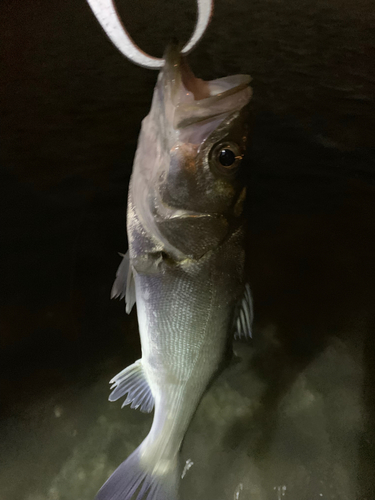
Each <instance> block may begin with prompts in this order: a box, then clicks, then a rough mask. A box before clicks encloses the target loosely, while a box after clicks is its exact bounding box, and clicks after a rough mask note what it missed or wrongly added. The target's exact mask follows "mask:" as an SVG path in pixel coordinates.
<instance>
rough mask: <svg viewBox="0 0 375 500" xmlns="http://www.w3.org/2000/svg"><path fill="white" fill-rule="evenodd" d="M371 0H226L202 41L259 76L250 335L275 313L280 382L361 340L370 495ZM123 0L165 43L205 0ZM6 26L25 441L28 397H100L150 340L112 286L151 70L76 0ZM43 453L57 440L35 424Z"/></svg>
mask: <svg viewBox="0 0 375 500" xmlns="http://www.w3.org/2000/svg"><path fill="white" fill-rule="evenodd" d="M374 7H375V5H374V2H372V1H370V0H361V1H356V2H350V1H349V0H329V1H326V0H325V1H320V0H318V1H312V0H299V1H285V0H284V1H279V0H269V1H265V0H263V1H260V0H254V1H247V0H236V1H235V0H231V1H224V0H217V1H216V4H215V12H214V17H213V20H212V23H211V25H210V27H209V28H208V31H207V33H206V35H205V37H204V39H203V41H202V42H201V43H200V45H199V46H198V48H196V49H195V51H194V52H193V53H192V54H191V56H190V57H189V61H190V62H191V65H192V68H193V70H194V72H195V73H196V75H197V76H200V77H202V78H205V79H212V78H217V77H220V76H225V75H227V74H232V73H238V72H241V73H249V74H251V76H252V78H253V83H252V84H253V89H254V98H253V103H252V112H253V136H252V144H251V150H250V153H249V155H248V159H247V166H246V168H247V181H248V205H247V229H248V233H247V234H248V236H247V258H248V265H247V272H248V279H249V281H250V283H251V285H252V290H253V294H254V302H255V313H256V319H255V335H257V336H258V338H259V337H261V336H262V332H263V330H264V329H265V328H266V327H267V325H270V324H272V325H276V326H277V331H278V333H277V337H278V339H279V342H281V346H282V350H283V353H284V354H285V357H282V358H278V359H279V361H275V358H269V359H272V363H274V362H275V364H272V363H271V365H272V366H273V367H274V370H270V369H267V368H266V367H265V365H267V359H268V358H264V357H263V358H262V354H259V359H258V365H259V372H260V373H262V376H264V377H265V378H266V379H267V380H268V381H270V382H275V381H276V379H277V380H279V379H280V373H281V374H282V373H284V368H285V366H286V365H288V364H289V363H295V364H296V366H297V367H298V368H297V371H298V370H300V369H302V368H303V367H305V366H307V365H308V364H309V363H310V362H311V361H312V360H313V359H315V358H316V357H317V356H318V355H319V353H321V352H323V350H324V348H325V346H326V345H327V342H328V341H329V339H330V338H331V337H332V336H337V337H338V338H340V339H341V340H342V342H344V344H345V345H346V346H347V348H348V349H349V351H350V350H357V351H356V352H358V353H360V360H361V361H360V365H361V370H362V372H361V373H362V378H361V380H362V382H361V384H360V386H359V387H358V391H360V392H361V394H362V400H361V401H362V403H361V404H362V409H363V422H364V424H363V434H361V436H358V443H359V445H358V449H359V452H358V453H359V461H358V463H359V464H360V465H359V468H358V485H357V493H356V495H357V496H356V498H357V499H361V500H362V499H363V500H364V499H365V498H368V499H370V498H372V496H371V495H372V493H371V492H374V491H375V487H374V484H375V481H374V476H373V468H372V466H371V463H372V460H373V459H374V432H373V429H374V426H375V420H374V417H375V415H374V393H373V387H374V382H375V380H374V370H373V368H372V367H373V365H374V363H375V356H374V327H375V307H374V301H375V267H374V255H375V238H374V236H375V235H374V223H375V154H374V150H373V149H372V148H373V146H374V132H375V113H374V95H375V93H374V90H375V65H374V60H375V35H374V33H375V31H374V28H375V8H374ZM119 9H120V12H121V14H122V17H123V19H124V21H125V24H126V26H127V28H128V30H129V31H130V33H131V35H132V36H133V37H134V39H135V40H136V41H137V43H138V44H139V45H140V46H141V47H142V49H143V50H145V51H146V52H148V53H151V54H153V55H156V56H161V55H162V53H163V50H164V47H165V45H166V44H167V43H168V41H169V40H170V38H171V37H172V36H177V37H178V38H179V39H180V40H183V41H185V40H187V39H188V38H189V35H190V33H191V31H192V29H193V26H194V21H195V4H194V2H193V1H192V0H191V1H187V0H184V1H179V2H168V1H166V0H160V1H150V0H137V1H130V0H126V1H122V2H119ZM0 30H1V48H0V50H1V52H0V54H1V65H2V69H3V71H2V79H1V83H0V96H1V117H2V118H1V152H0V154H1V170H0V220H1V226H0V227H1V233H0V238H1V247H0V249H1V255H0V290H1V303H0V348H1V351H0V355H1V359H0V361H1V379H0V397H1V409H2V422H3V426H2V433H3V435H4V436H6V437H5V438H4V439H6V440H7V442H8V443H10V444H9V449H13V451H14V449H15V447H17V446H16V445H14V446H13V444H12V443H16V442H17V439H16V436H17V432H18V429H20V428H22V429H23V428H24V427H23V426H25V425H26V426H27V425H28V424H27V422H28V421H29V415H34V416H33V417H30V419H31V420H32V421H35V418H36V417H35V414H34V413H33V410H32V408H38V405H39V404H42V403H41V402H42V401H45V400H46V398H47V399H48V398H53V397H54V395H55V394H56V393H57V392H59V391H60V392H61V391H62V393H64V394H70V393H72V394H77V391H78V389H77V388H84V387H86V386H89V384H90V383H92V382H93V381H101V382H100V383H101V384H102V385H101V387H103V389H101V391H102V392H101V393H100V404H103V405H106V404H107V403H106V402H105V397H106V394H107V392H106V391H107V387H106V383H107V382H106V380H107V379H108V378H110V376H112V375H113V373H116V369H118V370H119V369H121V368H122V367H123V366H125V365H126V364H127V363H129V362H130V361H132V360H134V359H136V357H137V356H138V353H139V349H140V347H139V340H138V334H137V327H136V317H135V314H134V312H133V314H132V315H131V316H130V317H126V316H125V313H124V307H123V304H119V303H117V302H111V301H110V300H109V294H110V289H111V285H112V282H113V278H114V275H115V271H116V268H117V266H118V264H119V257H118V255H117V253H116V252H118V251H122V252H124V251H125V250H126V248H127V242H126V231H125V217H126V196H127V186H128V181H129V176H130V173H131V166H132V159H133V155H134V152H135V148H136V141H137V136H138V132H139V128H140V123H141V120H142V118H143V117H144V116H145V115H146V114H147V112H148V109H149V106H150V102H151V97H152V91H153V87H154V84H155V80H156V72H154V71H151V70H146V69H142V68H138V67H136V66H134V65H133V64H132V63H130V62H128V61H127V60H126V59H124V58H123V56H122V55H121V54H120V53H119V52H118V51H117V50H116V49H115V48H114V47H113V46H112V45H111V43H110V42H109V40H108V39H107V38H106V36H105V35H104V33H103V32H102V30H101V28H100V26H99V25H98V23H97V22H96V20H95V18H94V16H93V14H92V12H91V11H90V9H89V7H88V5H86V3H85V2H84V1H83V0H76V1H73V0H65V1H64V2H63V1H50V0H33V1H31V0H24V1H20V0H17V1H16V0H3V1H2V2H1V9H0ZM255 345H256V341H255ZM260 352H262V349H261V348H260ZM280 359H281V361H280ZM113 370H115V371H114V372H113ZM276 373H277V375H276ZM288 376H289V375H287V376H286V379H288ZM292 378H293V377H292ZM281 380H284V379H283V377H282V376H281ZM289 383H290V380H289V379H288V381H286V382H285V386H284V385H283V384H284V383H283V382H281V386H282V390H281V392H283V391H284V390H285V387H287V386H288V385H289ZM64 391H65V392H64ZM276 392H277V391H276ZM102 397H103V398H104V399H103V400H102V399H101V398H102ZM270 397H271V396H270ZM98 398H99V396H98ZM272 398H274V399H275V398H276V400H277V396H276V397H275V394H274V393H273V395H272V397H271V399H272ZM98 400H99V399H98ZM349 403H350V402H349ZM51 404H52V403H51ZM98 404H99V403H98ZM77 405H78V402H77ZM52 406H53V404H52ZM54 408H55V407H54ZM56 411H57V410H56ZM36 413H37V414H38V411H36ZM134 418H135V419H136V417H134ZM33 419H34V420H33ZM43 421H44V420H43V419H42V422H43ZM9 422H11V424H10V423H9ZM25 422H26V424H25ZM41 425H42V424H41ZM41 428H42V427H41ZM12 429H13V430H12ZM38 429H39V427H38ZM3 431H4V432H3ZM38 432H39V431H38ZM13 440H14V441H13ZM19 446H20V448H19V449H20V450H22V445H21V444H20V445H19ZM17 449H18V448H17ZM17 453H18V452H17ZM19 453H22V452H19ZM34 453H35V461H36V462H38V460H39V459H38V457H39V454H40V455H42V454H43V455H44V460H46V458H45V454H44V452H43V448H39V445H38V444H35V450H34ZM61 453H62V454H63V455H64V453H66V454H67V453H68V449H67V450H64V451H62V452H61ZM9 457H10V455H9V454H8V452H7V451H6V452H5V453H4V456H3V459H2V461H3V463H7V467H8V469H3V471H5V470H7V471H9V470H11V469H12V463H11V459H10V458H9ZM14 460H16V459H14ZM28 460H30V462H33V460H34V459H33V460H32V459H28ZM53 460H54V459H53V458H51V461H50V462H51V463H52V462H53ZM50 467H51V470H50V471H49V472H48V473H50V474H53V471H54V470H55V469H57V468H58V465H56V466H53V465H50ZM29 469H30V471H29V472H25V471H27V470H29ZM29 469H28V466H27V465H26V466H25V469H24V472H23V476H22V477H23V478H24V479H23V481H24V482H25V484H24V486H23V487H22V488H23V489H22V488H21V489H20V490H17V489H15V487H13V486H12V487H11V486H10V482H9V481H10V479H11V477H13V476H12V475H9V474H8V473H7V474H5V475H4V479H2V477H1V475H0V480H4V484H5V485H6V484H7V485H8V487H9V489H8V490H7V489H6V487H5V486H3V487H2V488H1V491H2V492H3V495H5V496H1V495H2V492H1V491H0V499H1V500H13V499H16V498H17V500H18V499H21V498H22V499H23V498H25V499H26V498H27V499H28V498H30V499H31V498H33V499H34V498H35V499H36V500H38V499H39V498H40V499H44V498H45V497H42V496H41V497H37V496H35V497H31V496H30V497H28V496H27V494H28V492H29V491H34V490H35V491H37V490H38V488H39V485H40V484H41V483H42V479H40V478H41V477H42V476H43V477H44V479H45V475H43V474H41V471H40V473H39V476H38V474H36V473H35V470H34V469H33V468H32V467H31V466H30V467H29ZM48 470H49V469H48ZM48 473H46V474H47V476H48ZM14 474H16V473H14ZM28 474H29V476H28ZM14 477H17V476H14ZM13 479H14V478H13ZM33 481H34V482H33ZM38 481H39V482H38ZM16 482H17V484H21V483H22V481H21V479H17V481H16ZM12 483H14V481H13V480H12ZM22 484H23V483H22ZM12 488H13V489H12ZM6 492H8V493H6ZM46 498H47V497H46ZM48 498H50V497H48ZM51 498H52V497H51ZM59 498H65V497H59ZM66 498H69V497H66ZM249 498H253V497H249ZM254 498H255V497H254ZM300 498H301V497H300ZM341 498H344V496H342V497H341ZM345 498H346V497H345Z"/></svg>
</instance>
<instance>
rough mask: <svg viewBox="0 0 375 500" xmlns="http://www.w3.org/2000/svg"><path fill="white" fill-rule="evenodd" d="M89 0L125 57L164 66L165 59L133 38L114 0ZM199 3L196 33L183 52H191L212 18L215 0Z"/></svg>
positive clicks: (202, 0) (152, 65)
mask: <svg viewBox="0 0 375 500" xmlns="http://www.w3.org/2000/svg"><path fill="white" fill-rule="evenodd" d="M87 2H88V4H89V5H90V7H91V9H92V11H93V12H94V14H95V17H96V18H97V20H98V21H99V23H100V25H101V26H102V28H103V29H104V31H105V33H106V35H107V36H108V38H109V39H110V40H111V42H112V43H113V44H114V45H115V46H116V47H117V48H118V50H119V51H120V52H121V53H122V54H123V55H124V56H125V57H127V58H128V59H130V61H132V62H133V63H135V64H138V65H139V66H143V67H144V68H149V69H160V68H162V67H163V66H164V59H160V58H158V57H152V56H150V55H148V54H146V52H143V50H142V49H140V48H139V47H138V45H137V44H136V43H135V42H134V41H133V40H132V38H131V37H130V35H129V33H128V32H127V31H126V28H125V26H124V25H123V23H122V21H121V18H120V16H119V14H118V12H117V9H116V6H115V3H114V1H113V0H87ZM197 5H198V16H197V22H196V25H195V29H194V33H193V34H192V36H191V38H190V40H189V41H188V42H187V44H186V45H185V46H184V48H183V49H182V51H181V52H182V53H183V54H188V53H189V52H191V51H192V50H193V48H194V47H196V45H197V43H198V42H199V41H200V39H201V38H202V36H203V35H204V33H205V31H206V29H207V26H208V24H209V22H210V19H211V15H212V11H213V5H214V0H197Z"/></svg>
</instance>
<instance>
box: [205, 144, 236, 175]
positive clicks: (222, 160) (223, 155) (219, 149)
mask: <svg viewBox="0 0 375 500" xmlns="http://www.w3.org/2000/svg"><path fill="white" fill-rule="evenodd" d="M211 159H212V160H213V163H214V164H215V166H216V168H217V169H218V170H219V172H220V173H224V174H225V173H227V174H228V173H232V172H233V171H235V170H237V168H238V167H239V165H240V163H241V160H242V152H241V149H240V147H239V146H238V145H237V144H236V143H234V142H225V143H220V144H217V145H216V146H214V148H213V149H212V151H211Z"/></svg>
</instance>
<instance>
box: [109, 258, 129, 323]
mask: <svg viewBox="0 0 375 500" xmlns="http://www.w3.org/2000/svg"><path fill="white" fill-rule="evenodd" d="M120 255H121V256H122V258H123V259H122V261H121V264H120V266H119V268H118V269H117V272H116V279H115V282H114V283H113V286H112V290H111V299H115V298H117V297H120V300H121V299H122V298H124V297H125V303H126V309H125V310H126V312H127V313H128V314H129V313H130V311H131V310H132V308H133V306H134V304H135V283H134V277H133V270H132V266H131V264H130V260H129V250H128V251H127V252H126V254H125V255H124V254H120Z"/></svg>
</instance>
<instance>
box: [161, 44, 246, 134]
mask: <svg viewBox="0 0 375 500" xmlns="http://www.w3.org/2000/svg"><path fill="white" fill-rule="evenodd" d="M181 48H182V46H181V44H179V43H178V42H177V41H173V42H172V43H170V44H169V45H168V47H167V49H166V51H165V54H164V59H165V65H164V67H163V69H162V71H161V73H160V78H161V81H162V86H163V91H164V103H165V105H166V106H167V103H168V104H171V105H172V107H173V108H174V113H173V116H170V118H171V122H172V123H171V125H173V128H174V129H182V128H185V127H188V126H190V125H193V124H195V123H197V122H200V121H204V120H211V119H214V118H216V117H218V116H219V115H223V117H224V116H225V115H226V114H228V113H233V112H235V111H238V110H240V109H242V108H243V107H244V106H246V104H247V103H248V102H249V101H250V99H251V97H252V90H251V88H250V87H249V83H250V81H251V77H250V76H249V75H243V74H239V75H231V76H227V77H224V78H218V79H216V80H211V81H205V80H202V79H201V78H197V77H196V76H195V75H194V73H193V71H192V70H191V68H190V66H189V65H188V63H187V61H186V58H185V57H184V56H183V55H182V54H181Z"/></svg>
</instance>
